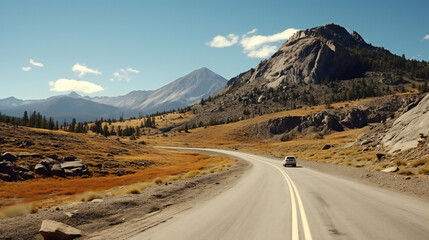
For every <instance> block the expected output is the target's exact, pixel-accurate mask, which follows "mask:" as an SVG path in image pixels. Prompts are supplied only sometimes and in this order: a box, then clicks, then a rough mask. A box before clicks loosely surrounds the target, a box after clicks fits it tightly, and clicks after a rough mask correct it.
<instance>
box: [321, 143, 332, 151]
mask: <svg viewBox="0 0 429 240" xmlns="http://www.w3.org/2000/svg"><path fill="white" fill-rule="evenodd" d="M331 147H332V146H331V145H329V144H325V146H323V147H322V150H327V149H330V148H331Z"/></svg>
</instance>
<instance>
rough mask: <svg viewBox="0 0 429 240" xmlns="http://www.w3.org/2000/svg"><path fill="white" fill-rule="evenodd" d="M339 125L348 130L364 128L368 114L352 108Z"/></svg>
mask: <svg viewBox="0 0 429 240" xmlns="http://www.w3.org/2000/svg"><path fill="white" fill-rule="evenodd" d="M340 123H341V124H342V125H343V126H345V127H347V128H350V129H353V128H361V127H364V126H366V125H368V113H367V112H366V111H363V110H360V109H356V108H354V109H352V110H351V111H350V112H349V113H348V114H347V116H346V117H345V118H344V119H343V120H342V121H341V122H340Z"/></svg>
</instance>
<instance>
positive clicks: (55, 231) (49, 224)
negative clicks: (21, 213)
mask: <svg viewBox="0 0 429 240" xmlns="http://www.w3.org/2000/svg"><path fill="white" fill-rule="evenodd" d="M39 233H40V234H41V235H42V236H43V238H44V239H45V240H51V239H52V240H54V239H56V240H69V239H75V238H78V237H81V236H82V231H80V230H79V229H77V228H74V227H71V226H69V225H66V224H64V223H60V222H56V221H52V220H43V222H42V226H41V227H40V230H39Z"/></svg>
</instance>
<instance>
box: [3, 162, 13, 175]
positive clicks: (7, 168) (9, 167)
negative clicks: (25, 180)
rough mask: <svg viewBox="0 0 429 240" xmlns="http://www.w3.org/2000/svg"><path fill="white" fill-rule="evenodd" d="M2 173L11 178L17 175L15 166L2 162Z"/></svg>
mask: <svg viewBox="0 0 429 240" xmlns="http://www.w3.org/2000/svg"><path fill="white" fill-rule="evenodd" d="M0 173H5V174H8V175H9V176H14V175H16V172H15V170H14V169H13V164H12V163H11V162H8V161H4V160H3V161H2V162H0Z"/></svg>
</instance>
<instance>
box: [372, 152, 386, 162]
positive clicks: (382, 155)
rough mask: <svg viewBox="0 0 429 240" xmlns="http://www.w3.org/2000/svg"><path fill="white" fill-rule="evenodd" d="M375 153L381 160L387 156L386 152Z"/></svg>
mask: <svg viewBox="0 0 429 240" xmlns="http://www.w3.org/2000/svg"><path fill="white" fill-rule="evenodd" d="M375 155H376V156H377V160H378V161H380V160H381V159H383V158H385V157H386V154H384V153H376V154H375Z"/></svg>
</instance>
